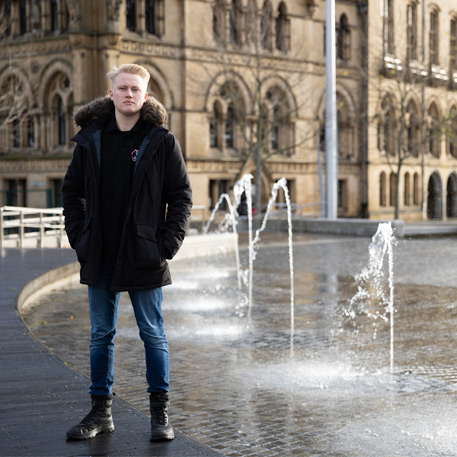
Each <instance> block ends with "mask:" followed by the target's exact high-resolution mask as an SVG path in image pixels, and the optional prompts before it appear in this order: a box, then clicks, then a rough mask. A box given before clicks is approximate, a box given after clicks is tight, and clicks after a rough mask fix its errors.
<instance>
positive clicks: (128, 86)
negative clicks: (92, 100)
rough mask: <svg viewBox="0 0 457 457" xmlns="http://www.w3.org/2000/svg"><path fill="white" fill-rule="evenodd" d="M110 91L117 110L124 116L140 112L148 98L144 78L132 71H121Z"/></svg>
mask: <svg viewBox="0 0 457 457" xmlns="http://www.w3.org/2000/svg"><path fill="white" fill-rule="evenodd" d="M109 93H110V97H111V100H112V101H113V103H114V106H115V108H116V110H117V111H118V112H119V113H121V114H123V115H124V116H134V115H136V114H138V113H139V112H140V110H141V108H142V107H143V103H144V102H145V101H146V99H147V98H148V94H147V92H146V84H145V82H144V80H143V79H142V78H141V76H139V75H133V74H130V73H119V74H118V75H117V76H116V77H115V78H114V80H113V88H112V89H111V90H110V91H109Z"/></svg>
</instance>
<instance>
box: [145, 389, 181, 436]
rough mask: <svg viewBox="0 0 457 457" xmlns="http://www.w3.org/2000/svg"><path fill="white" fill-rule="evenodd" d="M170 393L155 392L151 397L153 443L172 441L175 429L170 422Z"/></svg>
mask: <svg viewBox="0 0 457 457" xmlns="http://www.w3.org/2000/svg"><path fill="white" fill-rule="evenodd" d="M169 404H170V401H169V398H168V392H153V393H151V394H150V396H149V405H150V409H151V441H166V440H172V439H173V438H174V437H175V433H174V431H173V427H172V426H171V425H170V423H169V422H168V405H169Z"/></svg>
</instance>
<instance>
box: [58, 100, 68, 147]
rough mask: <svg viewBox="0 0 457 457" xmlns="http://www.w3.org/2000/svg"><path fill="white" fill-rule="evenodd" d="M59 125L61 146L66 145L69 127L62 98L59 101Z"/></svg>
mask: <svg viewBox="0 0 457 457" xmlns="http://www.w3.org/2000/svg"><path fill="white" fill-rule="evenodd" d="M57 123H58V126H57V131H58V139H59V145H64V144H66V143H67V127H66V119H65V110H64V108H63V103H62V99H61V98H60V97H59V98H58V101H57Z"/></svg>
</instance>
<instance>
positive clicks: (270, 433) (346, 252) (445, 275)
mask: <svg viewBox="0 0 457 457" xmlns="http://www.w3.org/2000/svg"><path fill="white" fill-rule="evenodd" d="M265 238H267V239H268V242H266V243H262V242H261V243H260V245H259V250H258V254H257V258H256V260H255V263H254V269H255V271H254V284H253V297H254V299H253V304H252V308H251V309H250V312H249V306H248V304H247V302H246V295H245V293H246V290H245V288H244V287H243V289H242V290H241V291H238V290H237V272H236V268H235V259H234V255H233V254H232V255H229V256H220V257H217V258H212V259H207V260H202V259H197V260H195V261H192V260H188V261H187V260H186V261H179V262H176V263H174V264H173V265H172V274H173V279H174V284H173V285H172V286H170V287H166V288H164V305H163V311H164V318H165V326H166V327H165V328H166V331H167V336H168V340H169V344H170V353H171V399H172V403H171V418H172V421H173V424H174V425H175V426H176V428H177V429H178V430H180V431H181V432H183V433H185V434H186V435H187V436H189V437H191V438H193V439H195V440H197V441H198V442H200V443H202V444H204V445H206V446H208V447H210V448H211V449H213V450H214V451H217V452H220V454H222V455H225V456H233V457H236V456H259V457H260V456H275V457H279V456H284V457H285V456H294V455H297V456H335V457H337V456H344V457H393V456H396V455H398V456H402V457H409V456H414V457H434V456H455V455H457V408H456V404H457V369H456V367H455V360H456V356H457V336H456V335H457V334H456V328H457V306H456V298H457V289H456V288H455V286H456V279H455V278H456V273H457V265H456V258H457V240H456V239H455V238H435V239H426V238H424V239H414V240H399V241H398V243H397V245H396V246H395V247H394V283H395V294H394V299H395V309H396V313H395V327H394V329H395V330H394V337H395V339H394V370H393V372H392V373H391V371H390V369H389V367H390V351H389V347H390V322H389V321H387V320H384V319H383V317H385V316H383V315H382V313H378V316H379V318H377V319H372V318H369V317H367V315H366V314H363V313H361V314H358V315H356V316H355V317H354V318H353V319H348V318H347V317H345V313H344V310H345V309H347V308H348V306H349V303H350V299H351V297H353V296H354V294H355V293H356V291H357V285H356V283H355V281H354V275H355V274H357V273H359V272H360V271H361V270H362V269H363V268H364V266H366V263H367V261H368V245H369V243H370V240H369V239H365V238H331V237H317V236H316V237H312V236H295V237H294V267H295V281H294V284H295V303H294V314H295V318H294V332H293V337H292V339H291V325H290V309H291V305H290V289H289V260H288V256H287V244H286V243H285V241H286V240H285V239H284V237H279V236H278V237H277V239H275V238H274V237H267V236H266V237H265ZM242 265H243V267H244V268H245V266H246V265H247V257H246V251H243V252H242ZM368 305H369V306H371V307H372V308H373V310H374V309H375V308H376V306H378V304H376V303H369V304H368ZM87 307H88V305H87V298H86V290H85V288H84V287H82V286H77V287H75V288H72V289H68V290H59V291H55V292H53V293H52V295H48V296H47V297H45V298H44V299H42V300H41V302H40V303H39V304H38V306H36V307H34V308H33V309H32V310H30V311H29V312H28V313H27V316H26V322H27V324H28V325H29V327H30V328H31V330H32V331H33V333H34V334H35V336H36V337H37V338H38V339H39V340H40V341H41V342H42V343H44V344H45V345H46V346H47V347H48V348H49V349H50V351H51V352H52V353H54V354H56V355H57V356H59V357H60V358H62V359H63V360H64V361H65V362H66V363H68V364H70V365H71V366H72V367H73V368H75V369H76V370H78V371H79V372H81V373H83V374H84V375H86V376H87V375H88V374H89V366H88V336H89V318H88V310H87ZM373 314H375V313H373ZM115 377H116V378H115V391H116V393H117V395H118V396H120V397H121V398H122V399H123V400H125V401H127V402H128V403H130V404H131V405H133V406H135V407H136V408H138V409H139V410H141V411H143V412H145V413H147V406H148V405H147V396H146V393H145V391H146V383H145V380H144V355H143V347H142V343H141V341H140V339H139V337H138V332H137V328H136V324H135V321H134V317H133V313H132V310H131V307H130V305H129V302H128V296H123V298H122V300H121V308H120V315H119V326H118V334H117V336H116V364H115Z"/></svg>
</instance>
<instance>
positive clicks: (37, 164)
mask: <svg viewBox="0 0 457 457" xmlns="http://www.w3.org/2000/svg"><path fill="white" fill-rule="evenodd" d="M452 1H453V0H434V1H433V2H428V1H426V2H425V5H423V4H422V2H417V1H415V0H411V1H409V0H408V1H403V0H401V1H400V0H374V1H371V0H370V2H368V1H367V2H363V1H355V0H344V1H339V0H337V1H336V23H335V27H336V30H337V43H336V53H337V60H336V61H337V105H338V149H339V153H338V154H339V157H338V189H339V206H338V212H339V215H340V216H349V217H357V216H363V217H370V218H376V219H388V218H392V217H393V216H394V207H395V204H396V201H395V198H394V196H395V189H396V188H397V189H398V190H399V207H400V217H401V218H404V219H407V220H420V219H424V218H453V217H456V216H457V127H456V122H455V121H454V118H455V116H456V113H457V36H456V34H457V10H456V9H455V7H452V6H451V4H452ZM0 9H1V11H0V89H1V94H2V95H1V99H0V204H1V205H3V204H13V205H27V206H58V205H60V203H61V200H60V196H59V189H60V185H61V183H62V179H63V176H64V174H65V170H66V167H67V165H68V162H69V160H70V158H71V152H72V149H73V146H72V143H71V137H72V135H73V134H74V133H75V126H74V125H73V122H72V115H73V112H74V111H75V110H76V109H78V108H79V107H80V106H82V105H83V104H84V103H87V102H89V101H90V100H92V99H94V98H95V97H98V96H101V95H104V94H107V93H108V91H109V84H108V80H107V78H106V76H105V75H106V73H107V72H108V71H109V70H110V69H111V67H112V65H120V64H122V63H126V62H134V63H138V64H141V65H143V66H145V67H146V68H147V69H148V70H149V72H150V73H151V82H150V85H149V93H150V95H153V96H155V97H156V98H158V99H159V100H160V101H161V102H162V103H163V104H164V105H165V107H166V108H167V110H168V112H169V114H170V120H169V124H168V128H170V129H171V130H172V131H173V132H174V133H175V135H176V136H177V138H178V140H179V142H180V144H181V146H182V149H183V152H184V155H185V159H186V162H187V166H188V170H189V174H190V177H191V181H192V186H193V189H194V203H195V204H196V205H205V206H206V207H207V208H208V211H209V210H210V208H212V207H213V206H214V205H215V203H216V201H217V198H218V196H219V194H220V193H222V192H230V190H231V188H232V186H233V184H234V182H235V181H236V180H237V179H238V178H239V177H240V176H242V175H243V174H244V173H251V174H253V175H254V176H255V175H256V165H257V169H260V170H261V178H260V179H261V184H262V191H261V192H262V205H265V204H266V203H267V199H268V194H269V192H270V190H271V187H272V185H273V183H274V182H275V181H276V180H277V179H279V178H281V177H285V178H286V179H287V180H288V184H289V188H290V192H291V199H292V201H293V202H294V203H296V204H297V205H298V206H299V207H300V208H301V210H300V211H301V213H303V214H308V215H316V216H317V215H319V211H320V200H321V193H320V189H321V188H322V185H321V183H322V181H324V180H325V160H324V159H325V157H324V152H323V151H324V143H325V138H324V137H323V136H324V135H323V130H324V129H323V125H324V107H325V52H324V31H325V1H324V0H287V1H281V0H167V1H165V0H104V1H96V2H94V1H93V0H60V1H57V0H5V1H3V2H1V5H0ZM424 12H425V34H424V37H425V39H424V41H422V35H423V31H422V27H421V24H422V15H423V14H424ZM406 24H407V26H406ZM400 25H405V27H400ZM422 43H423V48H424V53H422ZM423 126H424V128H422V127H423ZM405 151H406V152H405ZM257 157H260V158H261V160H262V163H260V161H259V160H256V158H257ZM400 158H401V159H402V160H401V167H400V173H399V174H398V176H399V179H398V181H397V180H396V179H395V178H396V174H397V171H398V163H399V160H398V159H400ZM282 198H283V196H282Z"/></svg>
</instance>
